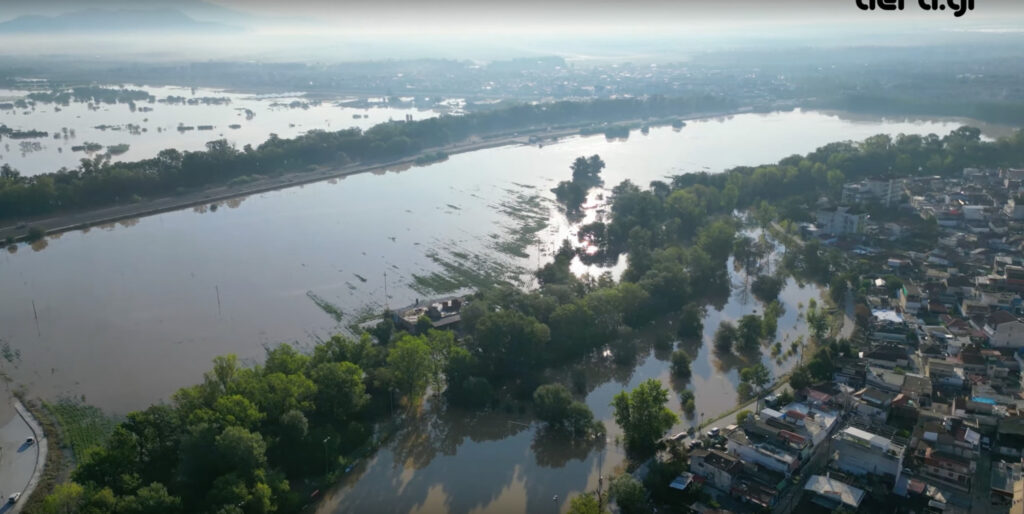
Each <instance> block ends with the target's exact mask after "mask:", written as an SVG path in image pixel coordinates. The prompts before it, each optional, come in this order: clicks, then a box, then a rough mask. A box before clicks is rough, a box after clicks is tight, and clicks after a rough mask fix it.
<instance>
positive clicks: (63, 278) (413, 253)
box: [0, 111, 958, 415]
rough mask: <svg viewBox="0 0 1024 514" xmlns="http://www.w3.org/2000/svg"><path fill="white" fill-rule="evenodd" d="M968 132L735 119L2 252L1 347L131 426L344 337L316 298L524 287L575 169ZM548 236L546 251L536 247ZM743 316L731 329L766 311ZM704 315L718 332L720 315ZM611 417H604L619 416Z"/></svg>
mask: <svg viewBox="0 0 1024 514" xmlns="http://www.w3.org/2000/svg"><path fill="white" fill-rule="evenodd" d="M957 125H958V124H957V123H954V122H936V121H928V122H908V121H887V120H875V121H874V122H867V121H863V120H858V121H856V122H853V121H847V120H845V119H843V118H840V117H837V116H835V115H828V114H822V113H817V112H799V111H798V112H786V113H773V114H767V115H758V114H749V115H740V116H735V117H730V118H719V119H711V120H703V121H695V122H691V123H689V124H688V125H687V126H686V127H685V128H683V129H682V130H680V131H676V130H673V129H671V128H667V127H666V128H657V129H652V130H651V131H650V134H649V135H646V136H644V135H641V134H639V133H638V132H634V133H633V134H632V135H631V136H630V138H629V139H628V140H627V141H608V140H607V139H605V138H604V137H603V136H591V137H571V138H568V139H566V140H564V141H562V142H560V143H558V144H554V145H546V146H544V147H543V148H538V147H537V146H518V147H501V148H493V149H488V150H483V151H478V152H472V153H467V154H459V155H454V156H452V157H451V158H450V159H448V160H447V161H445V162H441V163H436V164H433V165H430V166H426V167H416V168H412V169H409V170H406V171H401V172H389V173H384V174H381V175H374V174H363V175H356V176H350V177H348V178H345V179H343V180H337V181H328V182H321V183H316V184H311V185H306V186H304V187H298V188H292V189H287V190H282V191H275V192H269V193H264V194H260V195H255V196H252V197H248V198H240V199H236V200H233V201H231V202H226V203H223V204H220V205H218V207H217V208H216V209H214V208H212V207H209V206H204V207H202V208H194V209H186V210H181V211H176V212H169V213H165V214H160V215H156V216H151V217H146V218H143V219H138V220H129V221H125V222H122V223H118V224H115V225H112V226H107V227H96V228H93V229H91V230H88V231H75V232H69V233H65V234H63V235H58V236H53V237H50V238H48V239H44V240H43V241H40V242H38V243H36V244H35V245H33V246H27V245H19V246H16V247H14V248H13V251H12V250H8V251H4V252H2V253H0V291H3V294H2V295H0V338H2V339H3V340H4V341H6V342H8V343H9V344H10V345H11V347H12V348H13V349H17V350H19V351H20V352H21V353H20V355H21V357H20V360H19V361H17V362H15V363H14V365H15V366H16V367H13V366H12V369H11V370H10V374H11V376H12V377H13V379H14V380H15V381H16V382H17V383H21V384H24V385H25V386H26V387H27V388H28V389H29V390H30V391H31V392H32V393H33V394H38V395H42V396H44V397H48V398H54V397H59V396H63V395H68V396H75V397H79V398H81V397H84V398H85V400H86V401H87V402H89V403H91V404H94V405H97V406H99V407H102V408H104V409H107V410H109V411H113V412H117V413H124V412H127V411H129V410H132V409H138V408H142V407H145V406H146V405H148V404H150V403H152V402H155V401H160V400H167V399H168V398H169V396H170V394H171V393H173V392H174V391H175V390H176V389H177V388H178V387H181V386H183V385H187V384H191V383H194V382H196V381H198V380H201V377H202V374H203V372H204V371H206V370H207V369H208V368H209V366H210V361H211V359H212V358H213V357H214V356H217V355H221V354H225V353H229V352H233V353H236V354H238V355H239V357H240V358H242V359H249V360H250V361H256V360H259V359H261V358H262V355H263V347H264V345H270V344H274V343H277V342H281V341H292V342H298V343H299V344H300V346H301V345H303V344H309V343H310V341H312V340H313V338H314V337H324V336H327V335H329V334H330V333H332V332H335V331H337V330H338V328H339V327H338V323H336V322H335V321H334V320H333V319H332V317H331V316H329V315H328V314H326V313H325V312H323V311H322V310H320V308H318V307H317V305H316V304H315V303H314V302H313V301H312V300H311V299H310V297H309V296H308V295H309V294H312V295H315V296H317V297H319V298H322V299H324V300H327V301H328V302H331V303H332V304H334V305H336V306H337V307H338V308H339V309H341V311H342V312H343V313H344V314H345V323H348V322H350V321H353V320H355V319H357V318H358V317H359V316H360V315H361V314H363V313H365V312H367V309H368V308H379V307H381V306H383V305H384V304H387V305H390V306H392V307H397V306H401V305H407V304H410V303H412V302H413V301H415V300H416V299H418V298H420V299H422V298H426V297H429V296H432V295H435V294H441V293H447V292H450V291H451V289H452V288H453V287H458V286H465V285H468V286H472V285H473V284H474V283H475V282H476V281H479V280H483V278H485V277H484V276H485V275H486V276H492V277H493V276H499V277H507V278H510V279H516V278H518V277H521V276H523V275H524V274H528V272H529V271H530V270H532V269H535V268H536V267H537V265H538V263H543V262H545V261H546V260H547V259H550V256H549V254H550V252H551V250H553V249H554V247H555V246H556V245H557V243H558V241H560V240H561V238H562V237H564V236H565V235H566V234H568V233H569V227H568V224H567V223H566V222H565V219H564V216H563V215H561V214H559V212H558V210H557V208H556V207H555V205H554V202H553V194H552V193H551V192H550V191H549V190H550V188H551V187H553V186H554V185H555V183H557V181H559V180H564V179H566V178H567V177H568V176H569V164H570V163H571V161H572V160H573V159H574V158H575V157H577V156H580V155H590V154H595V153H597V154H600V155H601V157H602V158H603V159H604V160H605V162H606V163H607V165H608V166H607V168H606V170H605V172H604V174H603V177H604V179H605V183H606V184H607V185H608V186H611V185H614V184H617V183H618V182H620V181H621V180H624V179H627V178H628V179H630V180H632V181H634V182H635V183H637V184H639V185H642V186H646V185H647V184H648V183H649V182H650V181H651V180H657V179H663V178H665V177H668V176H670V175H673V174H678V173H682V172H686V171H696V170H702V169H706V170H709V171H712V172H717V171H720V170H722V169H724V168H727V167H731V166H735V165H740V164H751V163H763V162H774V161H777V160H778V159H780V158H782V157H785V156H788V155H791V154H793V153H799V152H806V151H810V150H813V149H814V148H816V147H818V146H820V145H822V144H824V143H827V142H830V141H835V140H843V139H861V138H864V137H866V136H869V135H873V134H876V133H879V132H888V133H899V132H907V133H922V134H926V133H929V132H935V133H940V134H941V133H946V132H948V131H949V130H951V129H953V128H955V127H956V126H957ZM549 221H550V224H548V222H549ZM544 225H548V226H547V227H546V228H544V229H543V230H541V232H540V233H539V235H540V236H541V239H542V244H540V245H539V246H538V245H537V244H535V243H534V235H533V232H531V230H535V229H537V228H539V227H541V226H544ZM538 248H540V250H541V251H542V252H543V253H544V254H545V255H538V254H537V252H538ZM581 268H583V267H581ZM591 271H593V272H595V273H596V272H599V271H601V270H600V269H597V268H593V269H592V270H591ZM385 274H386V281H387V289H388V292H389V293H390V298H387V299H386V298H384V286H385ZM791 288H792V286H791V287H790V288H787V292H786V293H785V294H787V295H795V296H794V299H793V300H794V301H799V298H797V297H798V296H799V295H801V294H803V295H807V294H809V293H807V292H804V293H799V292H796V291H793V290H792V289H791ZM734 296H735V295H734ZM732 301H733V300H732V299H730V304H729V305H730V306H729V307H726V313H727V314H726V315H727V316H729V317H734V316H735V317H738V316H739V315H741V314H743V313H745V312H741V311H742V309H748V308H749V309H753V308H755V307H756V306H755V305H754V304H747V305H743V306H741V307H736V306H734V304H732V303H731V302H732ZM737 309H739V310H737ZM790 315H793V316H795V309H788V310H787V316H790ZM709 316H710V317H709V320H708V321H707V323H706V328H707V330H713V327H714V326H716V325H717V321H715V320H714V317H715V316H716V314H714V313H713V312H712V313H711V314H710V315H709ZM791 321H792V320H790V321H789V322H787V321H785V320H784V321H782V322H780V331H781V329H782V328H783V327H786V326H788V325H787V323H791ZM701 351H702V352H703V351H704V350H701ZM644 362H645V363H644V364H641V365H640V367H639V368H638V369H637V371H636V374H635V376H634V378H631V379H630V380H639V378H642V377H647V376H657V375H658V374H659V373H663V372H664V369H663V368H664V363H660V364H658V366H656V368H657V369H652V368H648V366H654V364H653V363H655V362H660V361H658V360H657V359H648V360H646V361H644ZM720 366H721V365H720V363H718V362H717V360H716V359H714V358H713V357H709V356H707V355H704V354H703V353H702V354H701V356H700V357H699V358H698V359H697V362H696V363H695V365H694V378H693V383H694V385H695V386H697V387H699V388H700V389H701V391H699V392H698V394H697V403H698V410H701V409H704V410H706V411H708V412H710V410H711V405H717V404H718V401H719V400H718V399H716V398H715V396H714V395H712V396H708V395H706V394H705V393H704V392H703V390H705V389H707V390H715V391H723V392H722V394H724V395H726V397H727V398H728V400H729V403H730V404H731V403H734V399H733V398H731V397H729V395H730V394H732V393H730V392H729V391H731V390H732V389H729V390H726V389H724V388H723V385H724V384H726V383H730V382H734V380H735V374H736V370H735V366H733V365H728V366H727V368H728V369H727V372H723V370H722V369H720ZM659 370H660V371H659ZM730 377H732V378H730ZM609 387H610V389H609V390H608V391H606V392H605V393H602V392H601V391H603V390H602V389H599V390H598V391H596V392H594V393H592V395H595V394H605V395H606V396H608V398H609V399H610V395H611V394H613V393H612V390H614V391H617V390H618V389H619V387H620V386H619V385H613V386H609ZM599 404H604V406H601V407H597V410H596V412H597V413H598V414H599V415H603V414H602V412H604V411H603V410H602V409H604V410H606V405H607V401H606V400H605V399H604V398H601V399H600V400H594V401H593V405H594V406H598V405H599ZM709 415H710V414H709Z"/></svg>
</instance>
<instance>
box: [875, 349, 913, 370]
mask: <svg viewBox="0 0 1024 514" xmlns="http://www.w3.org/2000/svg"><path fill="white" fill-rule="evenodd" d="M864 360H866V361H867V362H868V365H870V366H879V367H882V368H886V369H896V368H904V369H906V368H907V367H908V366H909V365H910V358H909V357H908V356H907V350H906V348H905V347H903V346H900V345H896V344H879V345H876V346H875V347H874V348H872V349H871V351H869V352H867V353H865V354H864Z"/></svg>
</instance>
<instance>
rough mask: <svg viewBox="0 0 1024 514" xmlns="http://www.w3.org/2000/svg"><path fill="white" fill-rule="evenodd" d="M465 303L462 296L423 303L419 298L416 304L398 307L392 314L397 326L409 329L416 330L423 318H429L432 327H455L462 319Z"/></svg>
mask: <svg viewBox="0 0 1024 514" xmlns="http://www.w3.org/2000/svg"><path fill="white" fill-rule="evenodd" d="M463 303H464V302H463V300H462V299H461V298H448V299H444V300H438V301H435V302H430V303H423V304H421V303H420V302H419V300H417V301H416V303H415V304H414V305H411V306H409V307H406V308H404V309H398V310H397V311H395V313H393V314H392V316H393V318H394V322H395V324H396V325H397V326H399V327H401V328H403V329H405V330H408V331H415V330H416V327H417V324H418V323H419V321H420V319H421V318H427V319H428V320H429V321H430V325H431V327H432V328H436V329H442V328H455V327H456V326H458V324H459V323H460V322H461V321H462V313H461V312H462V307H463Z"/></svg>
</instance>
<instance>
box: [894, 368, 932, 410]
mask: <svg viewBox="0 0 1024 514" xmlns="http://www.w3.org/2000/svg"><path fill="white" fill-rule="evenodd" d="M900 392H901V393H903V394H904V395H906V397H907V398H909V399H911V400H913V401H914V403H916V404H918V405H920V406H921V407H928V406H929V405H931V404H932V381H931V380H929V379H927V378H925V377H922V376H920V375H907V376H906V377H905V378H904V380H903V387H902V388H901V389H900Z"/></svg>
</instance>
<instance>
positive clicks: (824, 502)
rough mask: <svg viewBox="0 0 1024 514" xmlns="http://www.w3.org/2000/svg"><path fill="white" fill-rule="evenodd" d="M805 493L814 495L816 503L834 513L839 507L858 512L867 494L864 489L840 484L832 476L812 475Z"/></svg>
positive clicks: (805, 487) (806, 485) (805, 486)
mask: <svg viewBox="0 0 1024 514" xmlns="http://www.w3.org/2000/svg"><path fill="white" fill-rule="evenodd" d="M804 491H807V492H809V493H810V494H813V495H814V503H817V504H818V505H821V506H822V507H825V508H826V509H830V510H833V511H834V510H837V509H838V508H839V507H845V508H847V509H851V510H857V508H858V507H860V502H861V501H863V500H864V494H865V493H864V490H863V489H858V488H856V487H853V486H852V485H849V484H846V483H843V482H840V481H839V480H836V479H834V478H832V477H831V476H830V475H825V476H821V475H811V476H810V477H809V478H808V479H807V484H805V485H804Z"/></svg>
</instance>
